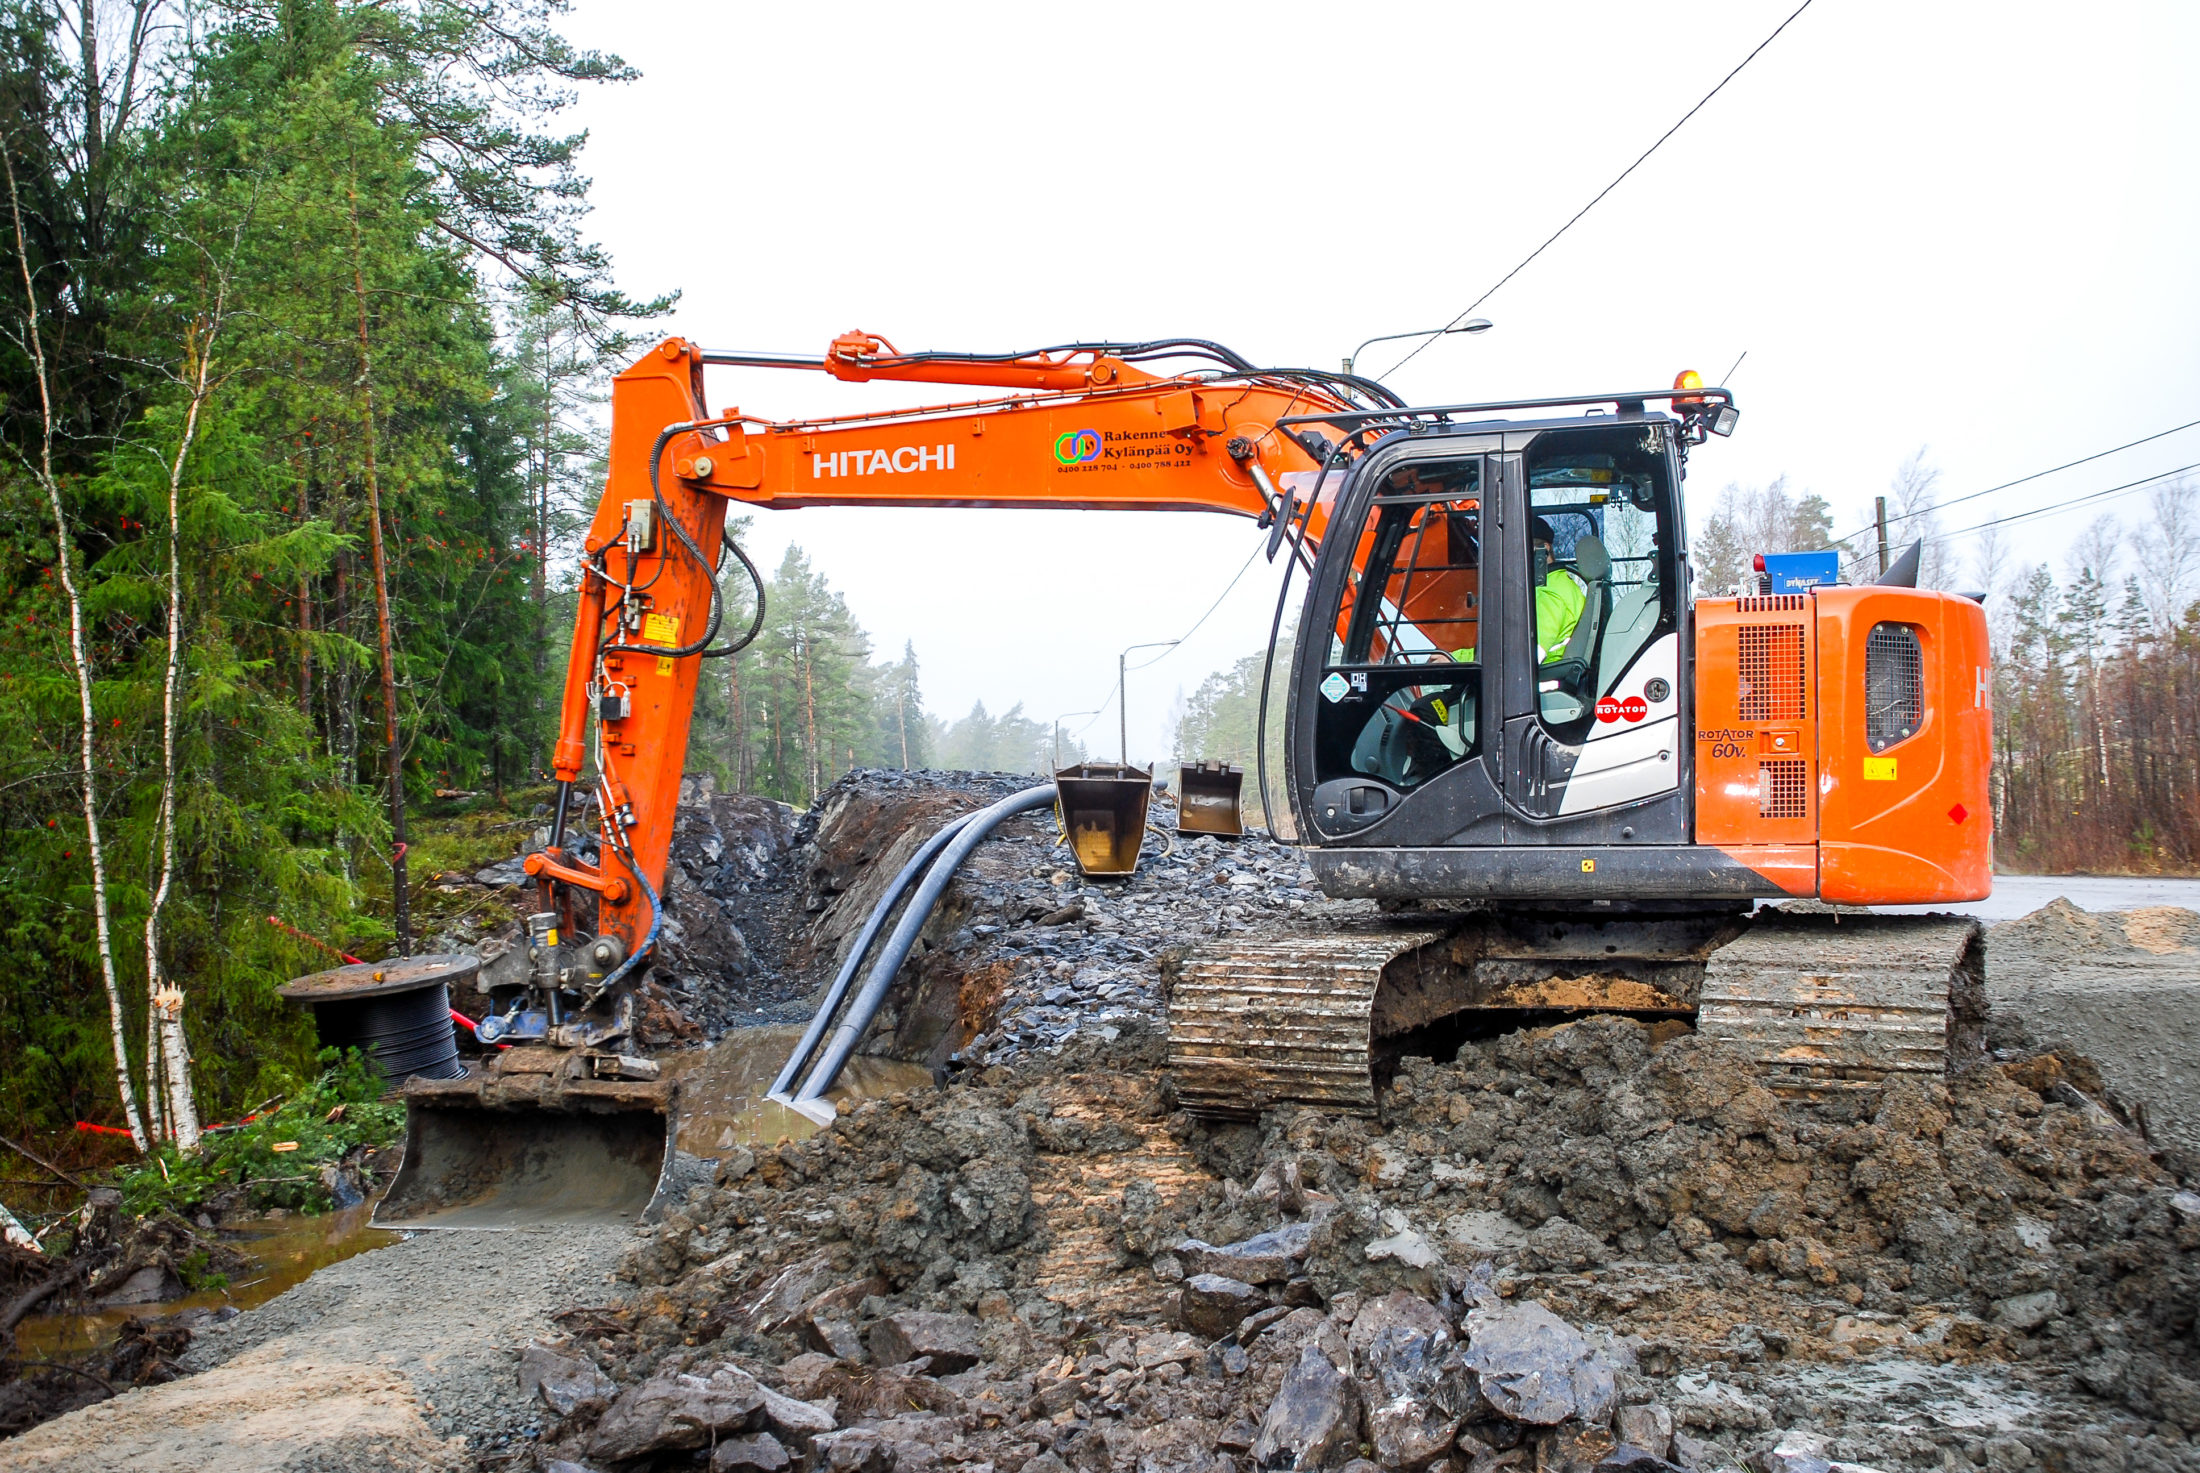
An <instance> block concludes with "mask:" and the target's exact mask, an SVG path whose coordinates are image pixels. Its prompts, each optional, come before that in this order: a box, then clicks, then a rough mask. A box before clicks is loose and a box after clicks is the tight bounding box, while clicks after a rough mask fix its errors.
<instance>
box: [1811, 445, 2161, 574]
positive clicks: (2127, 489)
mask: <svg viewBox="0 0 2200 1473" xmlns="http://www.w3.org/2000/svg"><path fill="white" fill-rule="evenodd" d="M2191 471H2200V460H2196V461H2194V462H2193V463H2192V464H2191V465H2181V466H2177V467H2175V468H2174V469H2171V470H2166V471H2157V472H2156V473H2155V474H2153V475H2151V476H2141V477H2140V478H2139V479H2138V480H2136V481H2126V482H2124V483H2123V484H2122V485H2121V486H2110V487H2108V488H2107V489H2105V490H2101V491H2090V492H2087V493H2086V494H2085V495H2083V496H2073V497H2071V498H2070V499H2069V500H2067V501H2059V502H2057V503H2055V504H2054V505H2053V506H2035V507H2033V508H2032V509H2031V510H2030V511H2019V512H2011V513H2010V514H2009V515H2008V516H2005V517H1995V518H1993V519H1991V520H1989V521H1984V522H1973V523H1972V524H1971V525H1970V526H1968V527H1958V528H1956V529H1955V530H1954V531H1952V532H1939V533H1935V534H1934V535H1933V536H1931V537H1924V538H1919V539H1918V540H1919V541H1921V542H1923V543H1924V544H1926V545H1927V546H1932V545H1934V544H1937V543H1942V542H1952V541H1954V540H1955V539H1956V538H1958V537H1967V536H1969V535H1970V534H1971V533H1973V532H1983V531H1985V530H1986V529H1987V528H1988V527H2006V526H2008V525H2010V524H2011V523H2013V522H2029V521H2032V520H2033V519H2035V518H2037V517H2051V516H2054V515H2056V514H2057V513H2059V512H2066V511H2070V510H2072V509H2073V508H2075V507H2080V506H2090V505H2092V504H2093V503H2095V502H2099V501H2110V500H2113V499H2114V498H2116V497H2118V496H2128V495H2130V494H2131V493H2132V492H2134V491H2143V490H2145V489H2146V488H2147V487H2149V486H2152V485H2154V484H2156V483H2157V482H2160V481H2166V480H2169V479H2170V478H2171V477H2172V476H2182V475H2185V474H2187V473H2189V472H2191ZM1875 556H1877V550H1876V549H1873V550H1870V551H1867V552H1865V553H1863V554H1861V555H1859V556H1857V557H1853V558H1851V559H1849V566H1850V567H1852V568H1853V567H1855V566H1857V565H1858V564H1860V563H1862V562H1864V561H1865V560H1866V559H1868V558H1871V557H1875Z"/></svg>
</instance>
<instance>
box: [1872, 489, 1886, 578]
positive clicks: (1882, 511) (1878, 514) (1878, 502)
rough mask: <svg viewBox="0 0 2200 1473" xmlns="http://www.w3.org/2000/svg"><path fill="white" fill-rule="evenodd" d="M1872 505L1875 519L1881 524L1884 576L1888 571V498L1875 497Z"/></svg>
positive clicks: (1880, 561) (1880, 549) (1881, 560)
mask: <svg viewBox="0 0 2200 1473" xmlns="http://www.w3.org/2000/svg"><path fill="white" fill-rule="evenodd" d="M1872 505H1873V508H1874V516H1875V519H1876V520H1877V521H1878V523H1879V571H1880V573H1881V575H1882V576H1884V575H1885V573H1886V571H1887V498H1886V497H1884V496H1875V497H1873V498H1872Z"/></svg>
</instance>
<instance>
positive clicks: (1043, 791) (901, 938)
mask: <svg viewBox="0 0 2200 1473" xmlns="http://www.w3.org/2000/svg"><path fill="white" fill-rule="evenodd" d="M1055 797H1056V792H1055V787H1054V784H1052V783H1042V784H1040V785H1039V786H1038V787H1035V788H1026V789H1024V790H1023V791H1022V792H1020V793H1014V794H1011V795H1010V796H1008V797H1006V798H1003V799H1002V800H1001V801H1000V802H998V803H996V804H994V805H993V806H992V807H991V808H986V809H981V810H980V811H979V812H977V813H974V814H972V815H971V816H970V818H969V819H968V820H967V821H966V822H965V823H964V825H963V827H962V829H961V830H960V831H959V832H957V833H956V835H955V838H954V840H953V842H952V843H950V844H949V845H948V846H947V851H946V852H945V853H944V854H942V855H940V857H939V858H938V859H936V860H934V861H933V863H932V868H931V869H930V870H929V871H928V872H926V874H925V877H924V883H923V884H922V885H920V886H918V887H917V893H916V894H915V895H914V896H913V897H911V898H910V901H909V907H908V909H906V910H904V911H903V912H902V913H901V923H900V924H899V925H897V926H895V927H894V934H893V935H892V936H890V937H888V938H887V941H886V949H885V950H884V951H883V952H881V953H880V954H879V959H878V961H877V962H876V963H874V964H873V965H872V967H871V974H870V975H869V976H868V977H866V978H864V979H863V990H862V991H861V992H860V993H858V994H856V999H855V1001H854V1002H853V1003H850V1004H849V1006H848V1015H847V1016H846V1017H845V1018H843V1019H842V1020H841V1023H840V1026H839V1027H838V1028H836V1029H835V1030H833V1039H832V1042H831V1043H830V1044H829V1045H828V1046H827V1047H826V1050H825V1056H824V1057H823V1058H822V1059H820V1060H819V1061H818V1063H817V1067H816V1068H814V1069H812V1070H811V1071H810V1074H809V1077H808V1078H807V1079H805V1080H804V1081H803V1082H802V1088H801V1089H799V1090H797V1091H796V1092H795V1095H794V1098H793V1099H792V1100H790V1101H789V1102H788V1103H789V1104H790V1105H792V1106H793V1107H794V1108H795V1109H797V1110H801V1111H802V1113H804V1114H805V1115H809V1114H811V1113H812V1111H813V1110H814V1111H816V1112H817V1113H818V1114H821V1115H827V1117H828V1118H829V1113H828V1112H830V1110H831V1108H832V1107H831V1106H829V1105H824V1104H823V1100H824V1097H825V1092H826V1091H827V1090H829V1089H831V1088H832V1087H833V1081H834V1080H835V1079H838V1078H839V1077H840V1071H841V1069H842V1068H843V1067H845V1066H846V1065H847V1062H848V1058H849V1056H850V1055H851V1054H853V1053H854V1052H855V1051H856V1045H857V1044H858V1043H860V1042H861V1041H862V1039H863V1033H864V1030H865V1029H867V1028H869V1027H870V1026H871V1020H872V1019H873V1018H874V1017H876V1016H877V1015H878V1010H879V1005H880V1004H882V1003H884V1002H885V1001H886V989H887V988H888V987H889V986H890V985H892V983H893V980H894V974H895V973H896V972H898V971H900V970H901V964H902V962H903V961H904V960H905V959H907V957H908V955H909V949H910V948H911V947H913V946H915V945H916V942H917V933H918V932H920V931H922V930H923V929H924V924H925V922H926V921H928V920H930V919H931V918H932V907H933V906H935V905H937V904H938V903H939V899H940V896H941V894H942V893H943V892H945V890H946V889H947V882H948V881H949V880H952V879H953V878H954V877H955V871H956V870H957V869H959V868H961V867H962V862H963V861H964V860H965V859H968V858H969V857H970V851H971V850H973V849H975V848H977V847H978V845H979V844H980V843H982V842H983V841H984V840H985V837H986V836H987V835H988V834H990V833H992V832H993V830H994V829H996V828H998V827H999V826H1000V825H1001V824H1002V823H1003V822H1004V821H1005V820H1007V819H1010V818H1013V817H1015V816H1016V815H1017V814H1019V813H1028V812H1030V811H1031V810H1032V809H1034V808H1045V807H1049V806H1051V805H1052V804H1053V802H1054V801H1055ZM804 1106H809V1107H810V1108H809V1109H804V1108H803V1107H804ZM813 1118H815V1116H813Z"/></svg>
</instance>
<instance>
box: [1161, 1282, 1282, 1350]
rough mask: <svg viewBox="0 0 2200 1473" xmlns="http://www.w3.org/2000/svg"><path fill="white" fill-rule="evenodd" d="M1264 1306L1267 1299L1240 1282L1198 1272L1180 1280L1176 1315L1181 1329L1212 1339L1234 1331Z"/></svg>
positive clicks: (1279, 1316) (1266, 1303)
mask: <svg viewBox="0 0 2200 1473" xmlns="http://www.w3.org/2000/svg"><path fill="white" fill-rule="evenodd" d="M1267 1305H1268V1296H1267V1295H1265V1294H1263V1293H1261V1291H1260V1290H1258V1289H1256V1288H1254V1287H1253V1286H1252V1285H1251V1284H1248V1283H1246V1282H1245V1281H1244V1280H1243V1279H1233V1278H1228V1277H1226V1276H1224V1275H1222V1274H1207V1273H1202V1274H1193V1275H1192V1276H1191V1277H1190V1278H1188V1279H1186V1280H1185V1281H1184V1289H1183V1298H1182V1300H1181V1301H1180V1308H1179V1311H1178V1313H1179V1315H1180V1316H1181V1318H1182V1319H1183V1321H1184V1328H1185V1329H1187V1330H1190V1331H1192V1332H1193V1333H1194V1334H1198V1335H1205V1336H1206V1337H1207V1338H1208V1339H1210V1340H1215V1339H1219V1338H1221V1337H1222V1336H1224V1335H1228V1334H1231V1333H1232V1332H1234V1331H1235V1330H1236V1329H1237V1328H1238V1326H1240V1325H1241V1324H1243V1323H1244V1322H1245V1320H1246V1318H1247V1317H1248V1316H1250V1315H1253V1314H1256V1313H1258V1312H1259V1311H1260V1310H1262V1309H1264V1308H1266V1307H1267ZM1276 1317H1277V1318H1278V1319H1281V1318H1282V1315H1280V1314H1279V1315H1277V1316H1276Z"/></svg>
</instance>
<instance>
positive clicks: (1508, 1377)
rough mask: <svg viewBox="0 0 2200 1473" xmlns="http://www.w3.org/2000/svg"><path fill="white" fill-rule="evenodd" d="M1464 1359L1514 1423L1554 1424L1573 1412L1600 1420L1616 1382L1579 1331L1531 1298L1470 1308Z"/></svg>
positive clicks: (1485, 1391) (1586, 1419)
mask: <svg viewBox="0 0 2200 1473" xmlns="http://www.w3.org/2000/svg"><path fill="white" fill-rule="evenodd" d="M1466 1331H1467V1352H1466V1357H1465V1359H1466V1363H1467V1365H1469V1366H1471V1367H1472V1368H1473V1369H1474V1371H1475V1372H1476V1373H1477V1374H1478V1375H1479V1376H1480V1377H1481V1390H1482V1395H1483V1396H1485V1397H1486V1398H1488V1399H1489V1403H1490V1405H1491V1406H1493V1407H1495V1408H1496V1409H1497V1411H1498V1412H1499V1413H1500V1414H1501V1415H1503V1416H1506V1417H1509V1418H1511V1419H1512V1420H1513V1421H1515V1422H1529V1423H1533V1424H1535V1425H1537V1426H1543V1427H1553V1426H1556V1425H1558V1424H1559V1423H1560V1422H1563V1421H1565V1420H1566V1419H1567V1418H1569V1417H1578V1418H1580V1419H1581V1420H1582V1421H1583V1422H1587V1423H1591V1424H1601V1423H1603V1422H1604V1421H1606V1420H1607V1419H1608V1418H1610V1416H1611V1415H1612V1404H1613V1403H1614V1402H1615V1401H1616V1400H1617V1399H1618V1388H1617V1385H1616V1383H1615V1381H1614V1379H1613V1375H1612V1368H1611V1367H1610V1366H1609V1365H1607V1364H1605V1362H1604V1359H1603V1357H1601V1356H1599V1355H1598V1354H1597V1353H1596V1352H1595V1351H1594V1350H1593V1349H1591V1348H1590V1345H1589V1342H1588V1341H1587V1340H1585V1339H1583V1338H1582V1336H1581V1333H1580V1332H1579V1331H1577V1330H1576V1329H1574V1327H1573V1326H1571V1325H1569V1324H1567V1323H1566V1322H1565V1321H1564V1320H1562V1319H1560V1318H1559V1317H1558V1316H1557V1315H1555V1314H1552V1313H1551V1312H1550V1311H1549V1310H1547V1309H1545V1308H1544V1307H1543V1306H1542V1305H1540V1304H1536V1303H1534V1302H1532V1301H1530V1302H1526V1303H1519V1304H1500V1305H1497V1306H1496V1307H1494V1308H1481V1309H1473V1310H1469V1311H1468V1312H1467V1323H1466Z"/></svg>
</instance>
